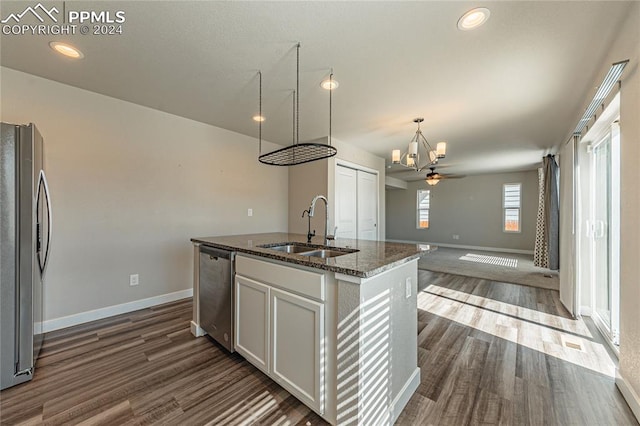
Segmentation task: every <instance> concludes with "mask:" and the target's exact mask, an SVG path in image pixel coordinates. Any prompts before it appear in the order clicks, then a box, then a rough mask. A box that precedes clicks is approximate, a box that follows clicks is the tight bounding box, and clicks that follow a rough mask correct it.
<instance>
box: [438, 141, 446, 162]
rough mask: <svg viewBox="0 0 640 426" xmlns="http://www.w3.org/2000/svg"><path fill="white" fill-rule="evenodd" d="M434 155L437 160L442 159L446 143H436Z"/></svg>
mask: <svg viewBox="0 0 640 426" xmlns="http://www.w3.org/2000/svg"><path fill="white" fill-rule="evenodd" d="M436 154H437V155H438V158H444V157H445V155H447V143H446V142H438V145H436Z"/></svg>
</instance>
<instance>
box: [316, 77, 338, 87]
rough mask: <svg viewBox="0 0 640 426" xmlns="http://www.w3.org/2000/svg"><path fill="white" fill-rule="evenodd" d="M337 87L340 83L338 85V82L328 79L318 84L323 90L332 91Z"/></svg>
mask: <svg viewBox="0 0 640 426" xmlns="http://www.w3.org/2000/svg"><path fill="white" fill-rule="evenodd" d="M339 85H340V83H338V80H334V79H328V78H327V79H326V80H322V83H320V87H322V88H323V89H324V90H334V89H337V88H338V86H339Z"/></svg>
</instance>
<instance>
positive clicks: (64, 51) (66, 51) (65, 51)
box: [49, 41, 84, 59]
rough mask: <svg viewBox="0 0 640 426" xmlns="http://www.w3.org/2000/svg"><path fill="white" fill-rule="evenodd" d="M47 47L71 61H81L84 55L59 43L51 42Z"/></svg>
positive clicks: (67, 45) (68, 45)
mask: <svg viewBox="0 0 640 426" xmlns="http://www.w3.org/2000/svg"><path fill="white" fill-rule="evenodd" d="M49 47H51V48H52V49H53V50H55V51H56V52H58V53H60V54H61V55H64V56H67V57H69V58H73V59H82V58H84V55H83V54H82V52H81V51H80V50H78V49H77V48H75V47H73V46H71V45H70V44H66V43H60V42H59V41H52V42H50V43H49Z"/></svg>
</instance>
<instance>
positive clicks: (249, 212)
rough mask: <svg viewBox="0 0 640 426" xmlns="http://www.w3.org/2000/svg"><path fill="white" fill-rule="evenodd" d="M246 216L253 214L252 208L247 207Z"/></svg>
mask: <svg viewBox="0 0 640 426" xmlns="http://www.w3.org/2000/svg"><path fill="white" fill-rule="evenodd" d="M247 216H249V217H251V216H253V209H247Z"/></svg>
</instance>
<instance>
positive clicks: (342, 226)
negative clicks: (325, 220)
mask: <svg viewBox="0 0 640 426" xmlns="http://www.w3.org/2000/svg"><path fill="white" fill-rule="evenodd" d="M357 187H358V181H357V173H356V170H354V169H350V168H348V167H343V166H340V165H338V166H336V189H335V194H336V220H335V223H336V226H337V227H338V229H337V231H336V236H337V237H338V238H352V239H355V238H356V236H357V232H358V230H357V226H356V221H357V211H358V204H357V198H356V194H357Z"/></svg>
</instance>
